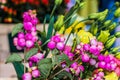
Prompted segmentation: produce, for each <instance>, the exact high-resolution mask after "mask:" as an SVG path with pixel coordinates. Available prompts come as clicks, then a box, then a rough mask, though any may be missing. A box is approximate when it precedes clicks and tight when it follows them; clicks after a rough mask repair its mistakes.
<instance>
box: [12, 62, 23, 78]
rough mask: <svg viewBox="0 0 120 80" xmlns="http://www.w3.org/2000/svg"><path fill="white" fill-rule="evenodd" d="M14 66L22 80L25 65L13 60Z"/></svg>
mask: <svg viewBox="0 0 120 80" xmlns="http://www.w3.org/2000/svg"><path fill="white" fill-rule="evenodd" d="M13 66H14V68H15V71H16V73H17V77H18V79H19V80H22V75H23V74H24V66H23V64H22V63H19V62H13Z"/></svg>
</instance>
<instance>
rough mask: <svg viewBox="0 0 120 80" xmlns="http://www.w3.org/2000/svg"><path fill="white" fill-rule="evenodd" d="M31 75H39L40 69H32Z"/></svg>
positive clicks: (35, 76)
mask: <svg viewBox="0 0 120 80" xmlns="http://www.w3.org/2000/svg"><path fill="white" fill-rule="evenodd" d="M32 76H33V77H34V78H37V77H39V76H40V71H39V70H33V71H32Z"/></svg>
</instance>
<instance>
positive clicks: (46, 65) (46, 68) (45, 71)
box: [38, 58, 52, 78]
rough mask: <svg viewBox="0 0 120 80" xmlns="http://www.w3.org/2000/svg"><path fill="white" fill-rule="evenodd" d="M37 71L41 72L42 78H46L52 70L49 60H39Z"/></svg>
mask: <svg viewBox="0 0 120 80" xmlns="http://www.w3.org/2000/svg"><path fill="white" fill-rule="evenodd" d="M38 69H39V70H40V72H41V76H42V77H44V78H47V77H48V76H49V74H50V71H51V69H52V61H51V58H45V59H43V60H41V61H40V62H39V63H38Z"/></svg>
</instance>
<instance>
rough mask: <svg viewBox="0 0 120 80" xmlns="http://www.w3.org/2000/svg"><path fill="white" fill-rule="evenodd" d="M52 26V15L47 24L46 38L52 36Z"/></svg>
mask: <svg viewBox="0 0 120 80" xmlns="http://www.w3.org/2000/svg"><path fill="white" fill-rule="evenodd" d="M53 28H54V16H53V17H52V18H51V20H50V23H49V26H48V32H47V39H49V38H50V37H51V36H52V32H53Z"/></svg>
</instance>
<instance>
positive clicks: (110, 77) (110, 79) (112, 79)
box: [105, 72, 118, 80]
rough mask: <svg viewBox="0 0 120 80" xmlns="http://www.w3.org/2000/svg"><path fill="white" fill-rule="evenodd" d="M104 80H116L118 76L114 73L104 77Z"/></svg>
mask: <svg viewBox="0 0 120 80" xmlns="http://www.w3.org/2000/svg"><path fill="white" fill-rule="evenodd" d="M105 80H118V76H117V74H116V73H115V72H112V73H109V74H108V75H106V76H105Z"/></svg>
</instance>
